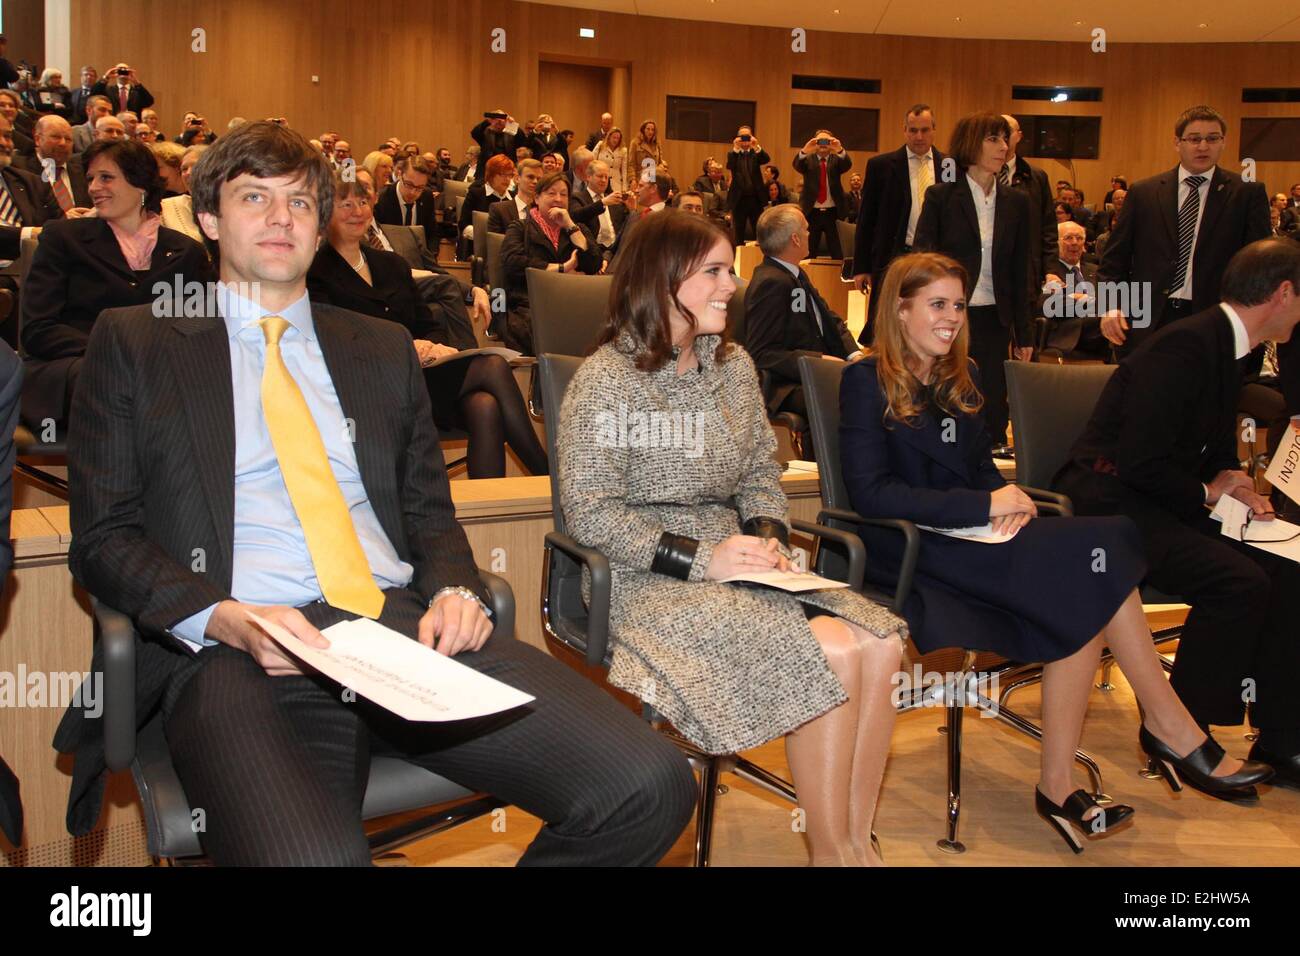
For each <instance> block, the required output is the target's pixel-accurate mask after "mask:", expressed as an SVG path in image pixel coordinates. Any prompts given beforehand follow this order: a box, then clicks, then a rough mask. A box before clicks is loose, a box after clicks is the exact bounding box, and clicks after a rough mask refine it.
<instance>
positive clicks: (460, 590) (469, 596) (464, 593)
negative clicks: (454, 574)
mask: <svg viewBox="0 0 1300 956" xmlns="http://www.w3.org/2000/svg"><path fill="white" fill-rule="evenodd" d="M446 594H454V595H456V596H457V597H462V598H464V599H465V600H466V601H473V602H474V603H475V604H477V605H478V606H479V609H480V610H482V612H483V613H484V614H485V615H486V616H487V618H488V620H492V609H491V608H490V607H488V606H487V605H486V604H484V603H483V599H482V598H481V597H479V596H478V595H477V594H475V593H474V592H473V591H471V590H470V589H469V588H467V587H463V586H461V585H457V586H455V587H446V588H441V589H439V590H438V592H437V593H436V594H435V595H434V596H433V597H431V598H429V607H433V605H434V603H435V602H436V601H437V600H438V598H440V597H442V596H443V595H446Z"/></svg>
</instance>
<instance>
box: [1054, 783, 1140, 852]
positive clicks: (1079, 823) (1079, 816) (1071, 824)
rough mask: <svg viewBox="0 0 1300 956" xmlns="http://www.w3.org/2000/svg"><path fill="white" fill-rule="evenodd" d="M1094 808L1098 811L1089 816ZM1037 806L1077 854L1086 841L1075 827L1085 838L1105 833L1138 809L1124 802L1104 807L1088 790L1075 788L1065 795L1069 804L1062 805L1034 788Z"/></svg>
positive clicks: (1066, 802) (1081, 850)
mask: <svg viewBox="0 0 1300 956" xmlns="http://www.w3.org/2000/svg"><path fill="white" fill-rule="evenodd" d="M1094 807H1096V808H1097V811H1098V812H1097V813H1095V814H1093V815H1092V816H1088V812H1089V811H1090V810H1092V809H1093V808H1094ZM1034 809H1035V810H1037V811H1038V815H1039V816H1040V817H1042V818H1043V819H1044V820H1046V821H1047V823H1048V825H1049V826H1051V828H1052V829H1053V830H1055V831H1056V832H1057V833H1059V834H1060V835H1061V839H1062V840H1064V841H1065V842H1066V843H1067V844H1068V845H1069V847H1070V849H1071V850H1073V851H1074V852H1075V853H1082V852H1083V841H1082V840H1081V839H1079V837H1078V836H1076V835H1075V832H1074V831H1075V828H1078V830H1079V832H1080V833H1082V834H1083V836H1085V837H1086V836H1089V835H1104V834H1107V833H1110V832H1111V831H1112V830H1114V829H1115V828H1116V827H1118V826H1119V825H1120V824H1121V823H1123V822H1124V821H1125V820H1128V819H1129V818H1131V817H1132V816H1133V812H1134V811H1133V808H1132V807H1129V806H1125V805H1124V804H1122V803H1112V804H1110V805H1109V806H1105V807H1103V806H1102V805H1101V804H1100V803H1098V802H1097V801H1096V800H1094V799H1093V796H1092V794H1090V793H1089V792H1088V791H1087V790H1076V791H1074V793H1072V794H1070V795H1069V796H1068V797H1066V798H1065V805H1064V806H1059V807H1058V806H1057V805H1056V804H1054V803H1053V802H1052V801H1051V800H1048V799H1047V798H1046V797H1045V796H1043V791H1041V790H1039V789H1038V788H1037V787H1035V788H1034Z"/></svg>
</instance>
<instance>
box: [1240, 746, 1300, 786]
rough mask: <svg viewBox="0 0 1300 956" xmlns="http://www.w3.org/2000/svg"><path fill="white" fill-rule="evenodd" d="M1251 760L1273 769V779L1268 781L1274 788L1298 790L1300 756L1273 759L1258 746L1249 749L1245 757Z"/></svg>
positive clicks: (1293, 755) (1273, 757) (1299, 783)
mask: <svg viewBox="0 0 1300 956" xmlns="http://www.w3.org/2000/svg"><path fill="white" fill-rule="evenodd" d="M1247 756H1248V757H1249V758H1250V759H1251V760H1257V761H1259V762H1260V763H1263V764H1267V765H1269V766H1270V767H1272V768H1273V779H1272V780H1271V781H1269V782H1270V783H1272V784H1273V785H1274V786H1275V787H1287V788H1289V789H1291V790H1300V754H1292V755H1291V756H1290V757H1275V756H1273V755H1272V754H1271V753H1269V752H1268V751H1266V750H1265V749H1264V748H1263V747H1261V746H1260V745H1259V744H1255V746H1253V747H1251V748H1250V753H1249V754H1248V755H1247Z"/></svg>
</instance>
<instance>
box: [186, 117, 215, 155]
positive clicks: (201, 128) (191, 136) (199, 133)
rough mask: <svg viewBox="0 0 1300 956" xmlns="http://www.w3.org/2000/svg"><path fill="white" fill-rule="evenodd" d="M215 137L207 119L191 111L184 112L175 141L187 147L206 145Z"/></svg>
mask: <svg viewBox="0 0 1300 956" xmlns="http://www.w3.org/2000/svg"><path fill="white" fill-rule="evenodd" d="M216 138H217V134H216V133H214V132H212V130H211V129H210V128H209V127H208V121H207V120H206V119H204V118H203V117H202V116H200V115H199V114H198V113H195V112H193V111H191V112H187V113H186V114H185V119H183V120H182V121H181V135H179V136H177V137H176V142H178V143H180V144H181V145H182V146H184V147H186V148H188V147H190V146H207V145H209V144H210V143H212V142H213V140H215V139H216Z"/></svg>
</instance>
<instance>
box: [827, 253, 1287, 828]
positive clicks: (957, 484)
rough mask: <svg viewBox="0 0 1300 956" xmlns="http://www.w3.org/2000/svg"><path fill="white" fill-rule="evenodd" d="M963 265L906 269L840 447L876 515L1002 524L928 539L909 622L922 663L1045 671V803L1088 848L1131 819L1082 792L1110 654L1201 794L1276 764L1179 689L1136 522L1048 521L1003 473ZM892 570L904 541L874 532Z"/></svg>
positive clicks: (846, 396)
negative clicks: (1101, 665) (985, 536)
mask: <svg viewBox="0 0 1300 956" xmlns="http://www.w3.org/2000/svg"><path fill="white" fill-rule="evenodd" d="M968 282H969V279H968V277H967V274H966V271H965V270H964V269H963V268H962V266H961V265H959V264H958V263H957V262H955V261H953V260H952V259H949V258H947V257H946V256H942V255H938V254H935V253H917V254H913V255H908V256H903V257H902V258H900V259H897V260H895V262H894V263H893V264H892V265H891V266H890V268H889V272H888V274H887V275H886V277H885V281H884V282H883V283H882V286H881V289H880V291H879V295H880V297H881V298H880V305H879V306H878V308H877V311H876V319H875V322H876V336H875V347H874V354H873V355H871V356H869V357H868V358H865V359H863V360H861V361H860V362H857V363H855V364H853V365H850V366H849V367H848V368H846V369H845V371H844V378H843V383H842V386H841V391H840V423H841V424H840V445H841V454H842V457H843V471H844V483H845V485H846V486H847V488H848V492H849V497H850V499H851V501H852V503H853V507H854V509H855V510H856V511H858V512H859V513H860V514H862V515H864V516H867V517H891V518H906V519H909V520H912V521H915V522H916V523H917V524H919V525H925V526H928V527H932V528H964V527H973V526H980V525H985V524H990V523H991V525H992V530H993V531H994V532H997V533H999V534H1002V535H1005V536H1007V538H1008V540H1006V541H1005V542H1003V543H997V544H983V543H979V542H975V541H969V540H962V539H959V538H954V537H950V536H948V535H943V534H939V533H937V532H930V531H926V532H923V537H922V543H921V552H920V558H919V561H918V567H917V576H916V583H915V587H914V589H913V593H912V596H911V597H910V598H909V600H908V602H907V605H906V606H905V607H904V609H903V616H904V617H905V618H906V619H907V622H908V625H909V626H910V630H911V634H912V639H913V640H914V641H915V642H916V644H917V645H918V646H919V647H920V649H921V650H922V651H923V652H929V651H932V650H937V649H938V648H942V647H954V646H959V647H965V648H970V649H978V650H986V651H995V652H997V653H998V654H1001V655H1002V656H1004V657H1007V658H1010V659H1011V660H1014V661H1021V662H1031V661H1043V662H1045V664H1046V666H1045V668H1044V675H1043V753H1042V767H1041V775H1040V778H1039V783H1038V788H1037V792H1036V794H1035V804H1036V807H1037V809H1038V812H1039V813H1040V815H1042V816H1043V817H1044V818H1045V819H1047V821H1048V822H1049V823H1050V824H1051V825H1052V826H1053V827H1054V828H1055V829H1056V830H1057V831H1058V832H1059V833H1060V834H1061V836H1062V838H1064V839H1065V840H1066V842H1067V843H1069V844H1070V846H1071V847H1072V848H1073V849H1074V850H1075V852H1081V851H1082V843H1081V842H1080V841H1079V839H1078V838H1077V837H1075V835H1074V832H1073V830H1072V828H1071V827H1072V826H1073V827H1077V828H1078V829H1079V830H1080V831H1081V832H1082V833H1083V834H1084V835H1087V834H1088V833H1089V832H1093V833H1099V832H1105V831H1106V830H1107V829H1109V828H1113V827H1114V826H1115V825H1116V824H1118V823H1119V822H1121V821H1122V820H1125V819H1127V818H1128V817H1129V816H1131V815H1132V813H1133V811H1132V808H1130V807H1126V806H1123V805H1110V806H1107V807H1105V808H1103V807H1101V806H1099V805H1098V804H1097V803H1096V802H1095V801H1094V800H1093V799H1092V797H1091V796H1090V795H1089V794H1088V793H1087V791H1085V790H1077V789H1076V788H1075V787H1074V786H1073V784H1072V783H1071V774H1072V768H1073V761H1074V752H1075V750H1076V749H1077V747H1078V744H1079V736H1080V733H1081V731H1082V728H1083V717H1084V712H1085V711H1086V709H1087V705H1088V692H1089V687H1090V685H1091V683H1092V678H1093V674H1094V673H1095V672H1096V669H1097V666H1098V662H1099V660H1100V655H1101V649H1102V646H1103V644H1104V645H1106V646H1109V647H1110V649H1111V650H1112V651H1113V652H1114V654H1115V657H1116V660H1117V661H1118V663H1119V665H1120V668H1121V669H1122V670H1123V671H1124V675H1125V677H1127V678H1128V681H1129V683H1130V684H1131V685H1132V687H1133V690H1134V692H1135V694H1136V695H1137V698H1138V700H1139V701H1140V702H1141V703H1142V705H1143V707H1144V709H1145V721H1144V726H1143V728H1142V734H1141V742H1142V745H1143V747H1144V748H1146V750H1147V752H1148V754H1150V755H1151V756H1152V757H1153V758H1154V759H1157V760H1160V761H1164V762H1168V763H1172V764H1173V766H1175V767H1177V768H1178V769H1179V770H1180V771H1182V773H1183V775H1184V777H1185V779H1187V780H1188V781H1189V782H1191V783H1193V785H1196V786H1197V787H1198V789H1204V790H1207V791H1215V792H1219V793H1223V792H1227V791H1230V790H1236V789H1240V788H1243V787H1246V786H1249V785H1251V784H1253V783H1257V782H1260V781H1262V780H1263V779H1266V778H1267V777H1268V776H1269V774H1268V773H1267V769H1268V768H1267V766H1266V765H1263V764H1253V763H1250V762H1243V761H1239V760H1236V759H1235V758H1231V757H1227V756H1224V754H1223V751H1222V749H1220V748H1219V747H1218V745H1217V744H1216V743H1215V742H1214V741H1213V739H1212V738H1210V737H1209V735H1208V733H1207V732H1206V731H1205V730H1204V729H1203V728H1201V727H1199V726H1198V725H1197V724H1196V722H1195V721H1194V720H1193V719H1192V717H1191V715H1190V714H1189V713H1188V712H1187V709H1186V708H1185V707H1184V706H1183V704H1182V702H1181V701H1180V700H1179V699H1178V696H1177V695H1176V694H1175V693H1174V691H1173V689H1172V688H1171V687H1170V686H1169V682H1168V681H1167V680H1166V679H1165V676H1164V673H1163V671H1162V670H1161V667H1160V664H1159V661H1158V660H1157V658H1156V654H1155V649H1154V647H1153V645H1152V642H1151V632H1150V630H1149V629H1148V627H1147V623H1146V617H1145V616H1144V614H1143V612H1142V603H1141V600H1140V598H1139V597H1138V593H1137V586H1138V584H1139V583H1140V582H1141V580H1142V578H1143V576H1144V575H1145V573H1146V567H1145V564H1144V561H1143V558H1142V548H1141V543H1140V541H1139V539H1138V535H1137V530H1136V528H1135V527H1134V526H1133V525H1132V523H1131V522H1130V521H1129V520H1128V519H1127V518H1055V519H1049V520H1045V521H1033V520H1031V519H1033V518H1034V517H1035V516H1036V514H1037V510H1036V507H1035V505H1034V502H1033V501H1032V500H1031V499H1030V498H1029V497H1028V496H1027V495H1026V494H1025V493H1024V492H1023V491H1021V490H1020V489H1019V488H1017V487H1016V486H1015V485H1012V484H1007V483H1006V482H1005V481H1004V480H1003V478H1002V477H1001V476H1000V475H999V474H998V471H997V468H996V467H994V465H993V459H992V456H991V454H990V447H991V443H990V438H989V435H988V431H987V429H986V428H985V427H984V424H983V420H982V418H981V416H980V414H979V411H980V405H981V403H982V401H983V398H982V396H981V394H980V392H979V388H978V384H977V380H976V374H977V370H976V369H975V367H974V365H973V364H972V363H971V362H970V360H969V358H968V343H969V330H968V326H967V322H966V289H967V284H968ZM861 534H862V537H863V538H864V539H865V540H866V543H867V547H868V549H869V550H870V551H872V553H873V556H876V557H878V559H879V561H880V563H881V564H882V566H883V568H884V569H885V570H896V569H897V566H898V563H899V561H900V560H901V557H902V542H901V538H900V537H899V536H898V535H897V534H896V533H894V532H891V531H888V530H885V529H874V528H863V529H862V531H861Z"/></svg>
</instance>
